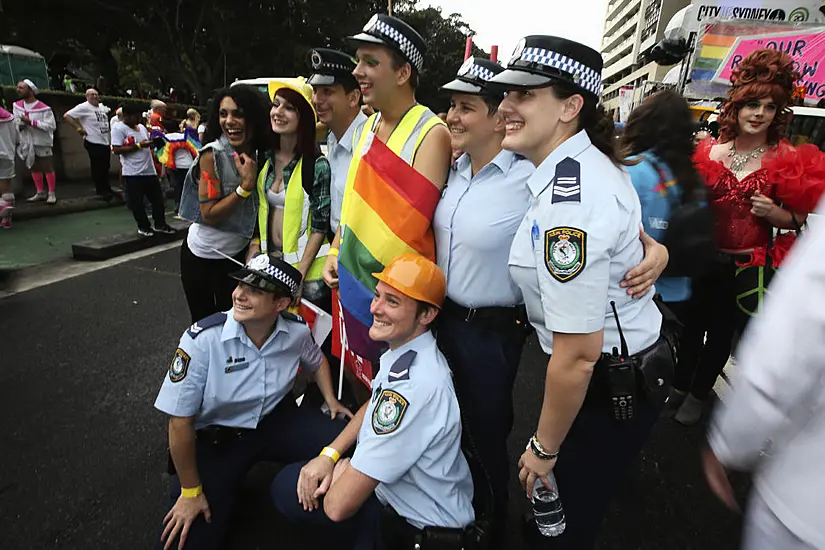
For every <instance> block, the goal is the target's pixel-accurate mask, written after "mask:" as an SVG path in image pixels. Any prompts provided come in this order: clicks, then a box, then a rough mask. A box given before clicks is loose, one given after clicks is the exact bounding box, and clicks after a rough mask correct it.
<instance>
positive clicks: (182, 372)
mask: <svg viewBox="0 0 825 550" xmlns="http://www.w3.org/2000/svg"><path fill="white" fill-rule="evenodd" d="M191 360H192V358H191V357H189V354H188V353H186V352H185V351H183V350H182V349H180V348H178V349H176V350H175V355H174V356H173V357H172V362H171V363H170V364H169V380H171V381H172V382H180V381H181V380H183V379H184V378H186V373H187V372H189V361H191Z"/></svg>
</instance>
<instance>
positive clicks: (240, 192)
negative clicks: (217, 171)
mask: <svg viewBox="0 0 825 550" xmlns="http://www.w3.org/2000/svg"><path fill="white" fill-rule="evenodd" d="M235 192H236V193H237V194H238V195H240V196H241V197H242V198H244V199H245V198H247V197H248V196H250V195H251V194H252V191H247V190H246V189H244V188H243V187H241V186H240V185H239V186H238V187H236V188H235Z"/></svg>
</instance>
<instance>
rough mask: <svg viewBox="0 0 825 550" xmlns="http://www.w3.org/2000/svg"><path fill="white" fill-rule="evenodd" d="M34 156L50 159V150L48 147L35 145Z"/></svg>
mask: <svg viewBox="0 0 825 550" xmlns="http://www.w3.org/2000/svg"><path fill="white" fill-rule="evenodd" d="M34 156H36V157H50V156H52V148H51V147H49V146H48V145H35V146H34Z"/></svg>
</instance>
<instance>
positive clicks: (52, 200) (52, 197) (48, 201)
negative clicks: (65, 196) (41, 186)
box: [46, 193, 57, 204]
mask: <svg viewBox="0 0 825 550" xmlns="http://www.w3.org/2000/svg"><path fill="white" fill-rule="evenodd" d="M46 204H57V195H55V194H54V193H49V198H48V199H46Z"/></svg>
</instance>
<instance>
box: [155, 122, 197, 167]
mask: <svg viewBox="0 0 825 550" xmlns="http://www.w3.org/2000/svg"><path fill="white" fill-rule="evenodd" d="M151 137H152V139H155V138H156V137H161V138H163V141H164V145H163V147H160V148H158V149H156V150H155V156H156V157H157V159H158V162H160V163H161V164H162V165H164V166H166V167H167V168H169V169H171V170H175V169H176V168H177V165H176V164H175V153H176V152H177V151H180V150H181V149H185V150H186V151H187V152H189V153H190V154H191V155H192V158H195V157H196V156H198V150H200V148H201V142H200V141H198V134H197V132H196V131H195V130H194V129H193V128H189V127H187V128H186V129H185V130H184V132H183V138H179V139H169V137H167V136H166V135H164V134H162V133H160V132H155V131H153V132H152V135H151Z"/></svg>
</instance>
